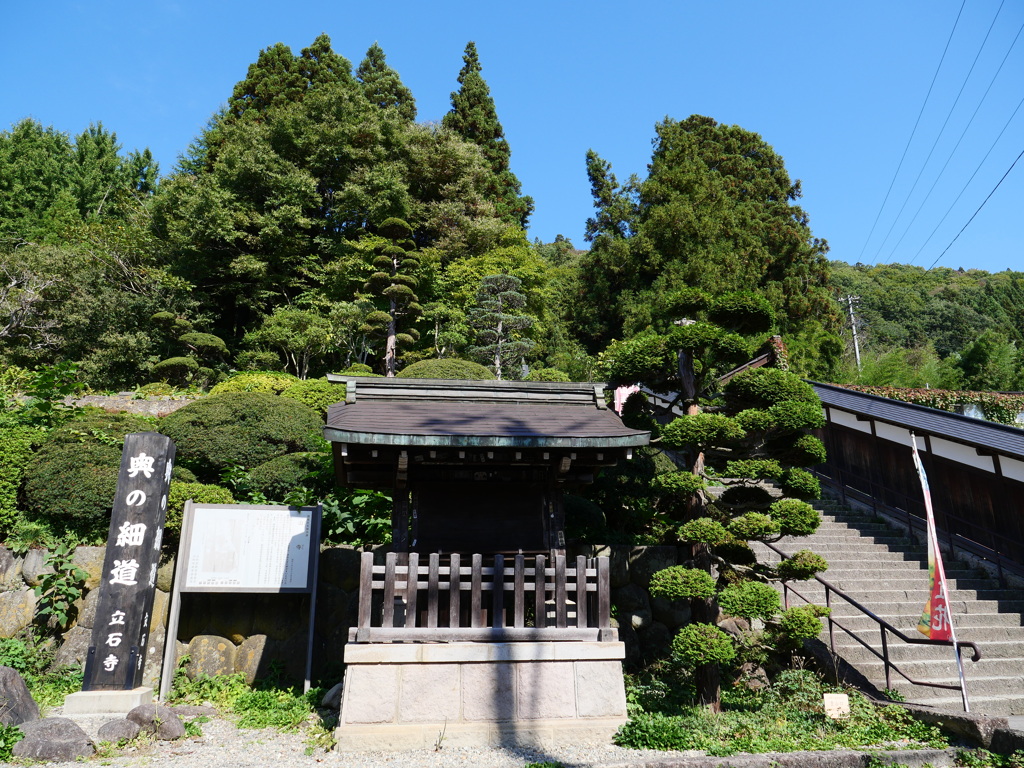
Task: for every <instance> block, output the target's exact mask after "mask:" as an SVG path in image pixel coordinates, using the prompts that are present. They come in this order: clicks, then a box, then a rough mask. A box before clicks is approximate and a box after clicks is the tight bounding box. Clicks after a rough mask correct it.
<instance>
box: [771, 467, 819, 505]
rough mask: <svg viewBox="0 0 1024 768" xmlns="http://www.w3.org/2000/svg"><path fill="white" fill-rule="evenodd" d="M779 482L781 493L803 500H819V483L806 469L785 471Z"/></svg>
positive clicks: (794, 468)
mask: <svg viewBox="0 0 1024 768" xmlns="http://www.w3.org/2000/svg"><path fill="white" fill-rule="evenodd" d="M779 480H780V485H781V486H782V491H783V493H788V494H790V495H791V496H796V497H797V498H798V499H805V500H812V499H820V498H821V483H820V482H818V478H816V477H815V476H814V475H812V474H811V473H810V472H808V471H807V470H806V469H799V468H796V467H793V468H790V469H787V470H786V471H785V472H784V473H783V474H782V477H781V478H779Z"/></svg>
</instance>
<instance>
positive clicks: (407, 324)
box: [363, 218, 423, 376]
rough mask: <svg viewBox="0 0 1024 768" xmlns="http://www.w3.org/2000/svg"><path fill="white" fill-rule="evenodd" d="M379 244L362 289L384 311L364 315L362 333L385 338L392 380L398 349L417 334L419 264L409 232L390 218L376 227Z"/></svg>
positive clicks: (420, 310) (387, 370)
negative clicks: (381, 304)
mask: <svg viewBox="0 0 1024 768" xmlns="http://www.w3.org/2000/svg"><path fill="white" fill-rule="evenodd" d="M377 231H378V233H379V234H380V236H381V238H380V243H379V245H378V246H377V247H376V248H375V249H374V258H373V269H374V273H373V274H372V275H371V276H370V279H369V280H367V281H366V285H365V286H363V288H364V290H366V291H367V292H369V293H371V294H373V295H374V296H379V297H380V298H382V299H383V300H384V301H385V302H386V309H384V310H380V311H377V312H371V313H370V314H369V315H367V318H366V326H365V328H364V330H365V331H366V332H368V333H372V334H374V335H377V336H382V337H384V338H385V339H386V340H387V342H386V345H385V349H384V372H385V375H387V376H394V375H395V373H397V372H398V347H399V345H405V344H411V343H413V342H414V341H416V340H417V339H418V338H419V336H420V334H419V332H418V331H417V330H416V329H415V328H412V327H411V325H412V323H414V322H416V320H417V319H419V316H420V315H421V314H423V307H421V306H420V304H419V298H417V296H416V293H415V292H414V290H413V289H414V288H416V287H417V286H418V285H419V281H418V280H417V279H416V277H415V276H414V275H415V274H416V272H417V271H418V269H419V266H420V262H419V258H418V254H417V253H416V252H415V249H416V244H415V243H414V242H413V241H412V240H410V239H409V238H410V237H411V235H412V230H411V229H410V228H409V225H408V224H406V223H405V222H404V221H402V220H401V219H396V218H390V219H387V220H386V221H385V222H384V223H383V224H381V225H380V227H378V230H377Z"/></svg>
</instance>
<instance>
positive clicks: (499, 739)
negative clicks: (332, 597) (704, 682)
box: [335, 642, 626, 751]
mask: <svg viewBox="0 0 1024 768" xmlns="http://www.w3.org/2000/svg"><path fill="white" fill-rule="evenodd" d="M624 653H625V650H624V646H623V644H622V643H618V642H526V643H388V644H384V643H380V644H377V643H349V644H348V645H346V646H345V663H346V672H345V690H344V693H343V696H342V705H341V717H340V720H339V725H338V728H337V731H336V733H335V736H336V739H337V744H338V746H337V748H338V749H340V750H342V751H357V750H366V749H422V748H424V747H432V746H434V745H435V744H437V743H438V740H439V739H442V738H443V741H441V743H442V744H443V745H448V746H550V745H554V744H558V743H565V742H573V743H577V744H578V743H608V742H609V741H610V740H611V737H612V735H613V734H614V733H615V731H616V729H617V728H618V727H619V726H620V725H621V724H622V723H624V722H626V693H625V686H624V685H623V680H622V664H621V659H622V658H623V656H624Z"/></svg>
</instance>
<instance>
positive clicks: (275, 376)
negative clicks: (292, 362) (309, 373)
mask: <svg viewBox="0 0 1024 768" xmlns="http://www.w3.org/2000/svg"><path fill="white" fill-rule="evenodd" d="M298 381H299V377H298V376H295V375H293V374H291V373H280V372H278V371H246V372H245V373H237V374H235V375H234V376H232V377H231V378H229V379H225V380H224V381H222V382H220V383H219V384H217V385H216V386H215V387H213V389H211V390H210V394H211V395H223V394H224V393H225V392H263V393H266V394H273V395H279V394H281V393H282V392H284V391H285V390H286V389H288V387H290V386H292V385H293V384H295V383H297V382H298Z"/></svg>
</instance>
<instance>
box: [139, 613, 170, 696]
mask: <svg viewBox="0 0 1024 768" xmlns="http://www.w3.org/2000/svg"><path fill="white" fill-rule="evenodd" d="M166 641H167V630H166V629H164V628H163V627H162V626H158V627H157V628H156V629H154V630H153V631H152V632H150V634H149V639H148V640H147V641H146V661H145V662H144V664H145V666H144V667H143V669H142V684H143V685H145V686H148V687H150V688H152V689H153V690H159V688H160V668H161V665H162V663H163V658H164V643H165V642H166Z"/></svg>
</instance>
